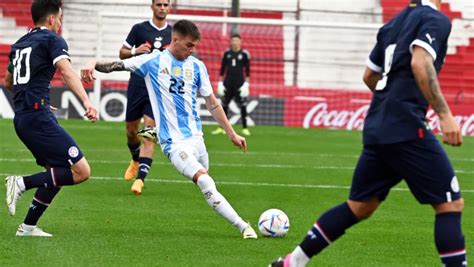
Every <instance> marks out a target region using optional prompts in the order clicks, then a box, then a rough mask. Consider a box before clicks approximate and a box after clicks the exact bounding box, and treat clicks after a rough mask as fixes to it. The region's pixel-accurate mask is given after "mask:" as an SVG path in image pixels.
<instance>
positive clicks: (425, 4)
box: [421, 0, 438, 10]
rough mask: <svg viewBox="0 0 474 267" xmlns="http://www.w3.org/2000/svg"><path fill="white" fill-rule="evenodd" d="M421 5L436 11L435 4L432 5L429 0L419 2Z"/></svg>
mask: <svg viewBox="0 0 474 267" xmlns="http://www.w3.org/2000/svg"><path fill="white" fill-rule="evenodd" d="M421 4H422V5H424V6H429V7H431V8H432V9H434V10H438V8H437V7H436V5H435V4H433V3H432V2H431V1H430V0H421Z"/></svg>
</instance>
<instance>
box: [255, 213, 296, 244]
mask: <svg viewBox="0 0 474 267" xmlns="http://www.w3.org/2000/svg"><path fill="white" fill-rule="evenodd" d="M289 229H290V220H289V219H288V216H286V214H285V213H284V212H283V211H281V210H279V209H269V210H266V211H264V212H263V213H262V215H260V218H259V219H258V230H259V231H260V233H262V235H263V236H268V237H283V236H285V235H286V234H287V233H288V230H289Z"/></svg>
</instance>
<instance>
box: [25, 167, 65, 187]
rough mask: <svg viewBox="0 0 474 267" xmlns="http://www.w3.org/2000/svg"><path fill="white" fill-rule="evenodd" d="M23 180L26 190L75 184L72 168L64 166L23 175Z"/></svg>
mask: <svg viewBox="0 0 474 267" xmlns="http://www.w3.org/2000/svg"><path fill="white" fill-rule="evenodd" d="M23 181H24V183H25V189H26V190H29V189H31V188H40V187H43V188H46V187H58V186H63V185H73V184H74V179H73V178H72V172H71V169H69V168H63V167H54V168H50V169H49V170H47V171H44V172H40V173H37V174H33V175H30V176H25V177H23Z"/></svg>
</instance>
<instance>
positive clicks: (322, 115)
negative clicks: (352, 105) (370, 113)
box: [303, 102, 369, 130]
mask: <svg viewBox="0 0 474 267" xmlns="http://www.w3.org/2000/svg"><path fill="white" fill-rule="evenodd" d="M368 109H369V105H363V106H361V107H359V108H358V109H357V110H353V111H351V110H328V104H327V103H325V102H323V103H318V104H316V105H315V106H314V107H312V108H311V109H310V110H309V111H308V113H306V116H305V118H304V121H303V127H304V128H311V127H324V128H335V129H346V130H362V128H363V127H364V119H365V116H366V114H367V110H368Z"/></svg>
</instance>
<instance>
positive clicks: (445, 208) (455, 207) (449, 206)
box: [433, 198, 464, 213]
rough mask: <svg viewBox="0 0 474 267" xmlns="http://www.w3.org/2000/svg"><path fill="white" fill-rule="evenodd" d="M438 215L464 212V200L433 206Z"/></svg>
mask: <svg viewBox="0 0 474 267" xmlns="http://www.w3.org/2000/svg"><path fill="white" fill-rule="evenodd" d="M433 208H434V209H435V211H436V213H443V212H462V211H463V209H464V199H463V198H460V199H457V200H455V201H452V202H445V203H441V204H435V205H433Z"/></svg>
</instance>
